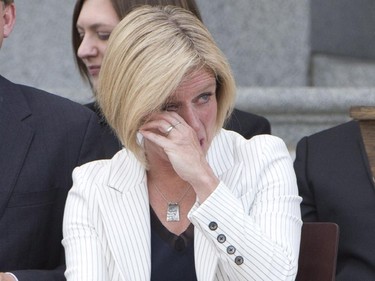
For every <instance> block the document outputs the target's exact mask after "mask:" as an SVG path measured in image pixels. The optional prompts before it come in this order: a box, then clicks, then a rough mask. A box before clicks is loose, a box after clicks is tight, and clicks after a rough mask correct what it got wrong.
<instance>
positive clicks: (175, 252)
mask: <svg viewBox="0 0 375 281" xmlns="http://www.w3.org/2000/svg"><path fill="white" fill-rule="evenodd" d="M150 219H151V281H173V280H178V281H196V280H197V277H196V273H195V264H194V226H193V224H190V225H189V227H188V228H187V229H186V230H185V231H184V232H183V233H182V234H181V235H179V236H177V235H175V234H173V233H171V232H169V231H168V229H166V228H165V227H164V225H163V224H162V223H161V221H160V220H159V218H158V217H157V216H156V214H155V212H154V210H153V209H152V208H151V206H150Z"/></svg>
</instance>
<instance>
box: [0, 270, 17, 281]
mask: <svg viewBox="0 0 375 281" xmlns="http://www.w3.org/2000/svg"><path fill="white" fill-rule="evenodd" d="M0 281H16V279H14V277H13V275H11V274H7V273H3V272H0Z"/></svg>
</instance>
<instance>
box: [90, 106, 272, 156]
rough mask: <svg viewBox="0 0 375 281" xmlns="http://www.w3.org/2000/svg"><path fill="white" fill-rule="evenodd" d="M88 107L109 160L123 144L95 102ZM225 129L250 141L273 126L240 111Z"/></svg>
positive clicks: (256, 116)
mask: <svg viewBox="0 0 375 281" xmlns="http://www.w3.org/2000/svg"><path fill="white" fill-rule="evenodd" d="M86 106H87V107H88V108H90V109H91V110H93V111H94V112H95V113H96V114H97V115H98V117H99V118H100V126H101V128H102V139H103V141H104V144H105V145H104V146H105V150H106V156H107V158H112V156H113V155H114V154H115V153H116V152H117V151H119V150H120V148H121V144H120V142H119V141H118V139H117V138H116V136H115V134H114V132H113V131H112V130H111V129H110V128H109V126H108V124H107V123H106V121H105V119H104V117H103V116H102V115H101V112H100V109H99V107H98V106H97V104H96V103H94V102H93V103H89V104H86ZM225 128H226V129H227V130H232V131H235V132H237V133H239V134H240V135H242V136H243V137H244V138H247V139H250V138H251V137H253V136H255V135H260V134H271V125H270V122H269V121H268V120H267V119H266V118H264V117H263V116H259V115H255V114H252V113H248V112H245V111H241V110H238V109H234V110H233V113H232V115H231V116H230V118H229V120H228V121H227V123H226V125H225Z"/></svg>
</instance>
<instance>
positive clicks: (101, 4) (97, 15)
mask: <svg viewBox="0 0 375 281" xmlns="http://www.w3.org/2000/svg"><path fill="white" fill-rule="evenodd" d="M119 22H120V19H119V18H118V16H117V14H116V11H115V10H114V8H113V6H112V3H111V1H110V0H86V1H85V2H84V3H83V6H82V9H81V12H80V14H79V17H78V20H77V24H76V28H77V30H78V33H79V35H80V37H81V40H82V41H81V45H80V46H79V48H78V51H77V55H78V57H79V58H80V59H82V61H83V62H84V64H85V65H86V67H87V71H88V74H89V77H90V80H91V83H92V85H93V86H94V89H95V88H96V83H97V80H98V75H99V70H100V67H101V65H102V61H103V57H104V54H105V51H106V49H107V43H108V38H109V35H110V34H111V32H112V30H113V29H114V28H115V26H116V25H117V24H118V23H119Z"/></svg>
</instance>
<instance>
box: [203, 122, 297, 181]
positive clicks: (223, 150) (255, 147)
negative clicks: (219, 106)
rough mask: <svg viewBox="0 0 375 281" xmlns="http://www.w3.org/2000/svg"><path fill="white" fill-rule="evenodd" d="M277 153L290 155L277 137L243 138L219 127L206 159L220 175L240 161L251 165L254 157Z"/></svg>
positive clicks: (284, 155) (285, 155)
mask: <svg viewBox="0 0 375 281" xmlns="http://www.w3.org/2000/svg"><path fill="white" fill-rule="evenodd" d="M276 155H279V156H281V157H290V155H289V152H288V149H287V147H286V145H285V143H284V142H283V140H281V139H280V138H279V137H276V136H272V135H258V136H254V137H253V138H251V139H245V138H244V137H242V136H241V135H239V134H238V133H236V132H233V131H229V130H225V129H221V130H220V132H219V133H218V134H217V135H216V136H215V138H214V139H213V141H212V143H211V147H210V149H209V151H208V153H207V159H208V162H209V164H210V165H211V167H212V168H213V169H214V171H215V173H216V175H220V174H222V173H224V172H226V171H227V170H229V169H231V168H232V167H233V166H235V165H237V164H238V163H240V162H244V164H245V166H246V165H252V163H253V160H254V159H255V158H256V159H258V161H261V159H263V158H265V157H266V158H269V157H271V156H275V157H276Z"/></svg>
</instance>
